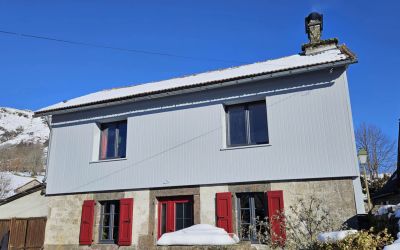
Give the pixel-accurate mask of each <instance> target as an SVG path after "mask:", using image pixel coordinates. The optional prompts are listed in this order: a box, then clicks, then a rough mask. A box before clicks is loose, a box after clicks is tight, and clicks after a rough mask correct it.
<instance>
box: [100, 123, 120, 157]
mask: <svg viewBox="0 0 400 250" xmlns="http://www.w3.org/2000/svg"><path fill="white" fill-rule="evenodd" d="M100 130H101V136H100V137H101V139H100V160H106V159H113V158H125V157H126V120H125V121H118V122H110V123H103V124H101V125H100Z"/></svg>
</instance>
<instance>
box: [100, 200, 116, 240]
mask: <svg viewBox="0 0 400 250" xmlns="http://www.w3.org/2000/svg"><path fill="white" fill-rule="evenodd" d="M100 205H101V210H100V243H117V241H118V228H119V225H118V223H119V201H101V202H100Z"/></svg>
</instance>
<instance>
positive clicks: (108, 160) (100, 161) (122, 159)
mask: <svg viewBox="0 0 400 250" xmlns="http://www.w3.org/2000/svg"><path fill="white" fill-rule="evenodd" d="M126 160H127V158H115V159H107V160H97V161H90V162H89V164H92V163H93V164H94V163H102V162H110V161H126Z"/></svg>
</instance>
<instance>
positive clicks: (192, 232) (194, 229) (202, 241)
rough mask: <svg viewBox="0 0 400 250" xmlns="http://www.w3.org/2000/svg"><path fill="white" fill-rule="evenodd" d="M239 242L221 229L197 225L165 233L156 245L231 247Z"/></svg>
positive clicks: (234, 236)
mask: <svg viewBox="0 0 400 250" xmlns="http://www.w3.org/2000/svg"><path fill="white" fill-rule="evenodd" d="M238 242H239V239H238V238H237V236H236V235H232V237H231V236H230V235H229V234H228V233H227V232H226V231H225V230H224V229H222V228H218V227H214V226H211V225H208V224H197V225H193V226H191V227H188V228H185V229H182V230H179V231H176V232H172V233H165V234H163V235H162V236H161V238H160V239H159V240H158V241H157V245H161V246H170V245H186V246H187V245H233V244H236V243H238Z"/></svg>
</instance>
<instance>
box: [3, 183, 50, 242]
mask: <svg viewBox="0 0 400 250" xmlns="http://www.w3.org/2000/svg"><path fill="white" fill-rule="evenodd" d="M29 183H30V184H29V185H28V186H30V185H32V186H30V187H29V188H27V186H26V185H24V186H25V189H24V190H20V192H18V193H17V194H15V195H13V196H10V197H8V198H6V199H4V200H2V201H0V242H1V244H0V248H1V249H3V248H2V247H6V246H8V249H41V248H42V247H43V244H44V233H45V227H46V220H47V215H48V213H49V211H48V209H49V208H48V203H47V199H46V197H45V196H44V189H45V185H44V184H42V183H40V182H39V181H38V183H37V184H36V185H33V184H32V183H35V182H34V181H31V182H29ZM6 249H7V248H6Z"/></svg>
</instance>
